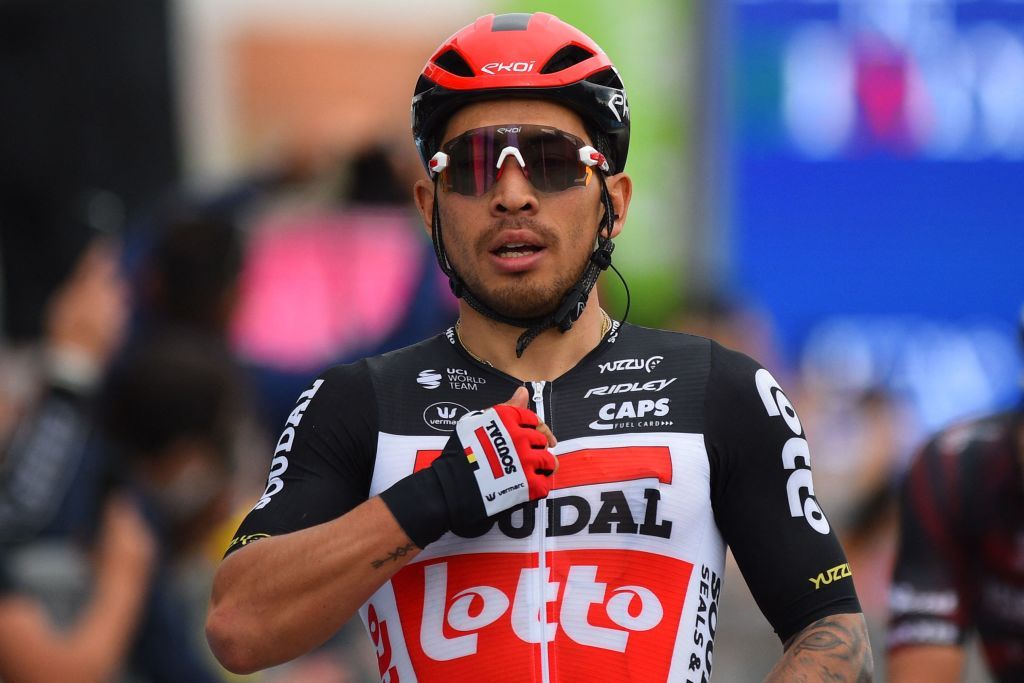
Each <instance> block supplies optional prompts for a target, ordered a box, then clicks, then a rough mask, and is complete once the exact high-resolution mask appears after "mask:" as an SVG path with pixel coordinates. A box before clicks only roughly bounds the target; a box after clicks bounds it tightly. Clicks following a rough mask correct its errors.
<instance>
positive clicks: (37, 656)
mask: <svg viewBox="0 0 1024 683" xmlns="http://www.w3.org/2000/svg"><path fill="white" fill-rule="evenodd" d="M143 595H144V589H143V588H141V587H138V586H137V585H136V583H132V582H126V583H124V584H123V585H121V586H117V587H115V586H113V585H109V586H106V587H104V586H100V587H98V591H97V594H96V597H95V598H94V599H93V601H92V602H91V603H90V605H89V607H88V608H87V610H86V612H85V614H83V615H82V618H81V619H80V620H79V621H78V622H77V623H76V624H75V627H74V628H73V629H72V630H71V632H69V633H67V634H65V633H61V632H60V631H58V630H57V629H56V628H54V627H53V625H52V624H51V623H50V621H49V619H48V617H47V615H46V614H45V612H44V611H43V609H42V608H41V607H40V606H39V605H38V604H36V603H34V602H33V601H32V600H31V599H28V598H15V599H8V600H6V601H5V602H4V604H3V607H0V624H2V628H0V676H2V677H3V679H4V680H5V681H10V683H37V682H38V683H45V682H46V681H71V680H74V681H79V682H81V683H102V682H103V681H109V680H111V679H112V678H113V677H114V675H115V673H116V672H117V670H118V669H119V667H120V666H121V665H122V664H123V663H124V659H125V652H126V650H127V649H128V644H129V642H130V640H131V635H132V634H133V632H134V629H135V624H136V623H137V617H138V613H139V608H140V606H141V605H140V603H141V602H142V599H143Z"/></svg>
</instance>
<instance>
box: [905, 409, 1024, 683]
mask: <svg viewBox="0 0 1024 683" xmlns="http://www.w3.org/2000/svg"><path fill="white" fill-rule="evenodd" d="M1022 439H1024V411H1017V412H1007V413H1002V414H998V415H993V416H990V417H986V418H983V419H979V420H974V421H970V422H965V423H962V424H958V425H956V426H954V427H951V428H949V429H947V430H945V431H943V432H941V433H940V434H938V435H936V436H935V438H933V439H932V440H931V441H930V442H929V443H928V444H927V445H925V446H924V448H922V449H921V451H920V452H919V453H918V454H917V456H916V457H915V459H914V462H913V464H912V465H911V467H910V470H909V472H908V474H907V477H906V479H905V481H904V485H903V491H902V496H901V501H900V507H901V510H900V545H899V553H898V556H897V560H896V566H895V571H894V576H893V586H892V591H891V593H890V629H889V637H888V647H889V649H890V650H895V649H898V648H901V647H906V646H910V645H956V646H959V645H962V644H963V643H964V641H965V640H966V639H967V637H968V636H970V635H971V634H972V633H976V634H977V635H978V636H979V638H980V639H981V645H982V648H983V649H984V652H985V658H986V660H987V661H988V664H989V667H990V669H991V670H992V673H993V675H994V676H995V677H996V679H997V680H1000V681H1022V680H1024V471H1022V458H1024V442H1022Z"/></svg>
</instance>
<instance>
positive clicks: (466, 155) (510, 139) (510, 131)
mask: <svg viewBox="0 0 1024 683" xmlns="http://www.w3.org/2000/svg"><path fill="white" fill-rule="evenodd" d="M508 157H512V158H513V159H515V160H516V162H518V164H519V166H520V168H522V170H523V175H525V176H526V178H527V179H528V180H529V181H530V183H531V184H532V185H533V186H534V187H535V188H536V189H538V190H540V191H541V192H562V191H564V190H568V189H569V188H571V187H584V186H586V185H588V184H589V183H590V180H591V178H592V177H593V175H594V171H593V168H594V167H595V166H596V167H597V168H599V169H601V170H602V171H604V172H605V173H607V172H608V170H609V167H608V161H607V160H606V159H605V158H604V155H603V154H601V153H600V152H598V151H597V150H596V149H594V148H593V147H592V146H590V145H588V144H587V143H586V142H584V141H583V140H581V139H579V138H578V137H576V136H575V135H571V134H570V133H566V132H565V131H561V130H558V129H557V128H549V127H546V126H537V125H529V124H504V125H500V126H486V127H484V128H474V129H472V130H468V131H466V132H465V133H463V134H462V135H460V136H458V137H457V138H453V139H451V140H449V141H448V142H446V143H445V144H444V145H443V146H442V147H441V151H440V152H438V153H437V154H435V155H434V156H433V158H432V159H431V160H430V165H429V168H430V177H431V178H435V177H437V176H438V175H440V182H441V184H442V185H443V187H444V189H446V190H450V191H452V192H457V193H458V194H462V195H466V196H469V197H480V196H482V195H484V194H487V192H488V191H490V189H491V188H492V187H493V186H494V183H496V182H498V178H500V177H501V172H502V168H503V167H504V164H505V160H506V159H508Z"/></svg>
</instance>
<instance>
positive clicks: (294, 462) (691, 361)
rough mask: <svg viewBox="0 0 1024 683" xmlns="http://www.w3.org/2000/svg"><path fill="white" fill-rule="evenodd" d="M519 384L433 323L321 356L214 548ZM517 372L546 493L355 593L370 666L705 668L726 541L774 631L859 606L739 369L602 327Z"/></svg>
mask: <svg viewBox="0 0 1024 683" xmlns="http://www.w3.org/2000/svg"><path fill="white" fill-rule="evenodd" d="M521 384H523V383H522V382H520V381H518V380H516V379H514V378H512V377H510V376H508V375H505V374H503V373H501V372H499V371H497V370H495V369H493V368H492V367H490V366H487V365H485V364H482V363H479V362H477V361H476V360H474V359H473V357H472V356H471V355H470V354H469V353H468V352H467V351H466V350H465V349H464V348H463V347H462V346H461V344H460V343H459V341H458V339H457V337H456V335H455V334H454V332H453V331H452V330H451V329H449V330H448V332H447V334H446V335H441V336H438V337H435V338H433V339H429V340H427V341H425V342H422V343H420V344H418V345H416V346H412V347H409V348H406V349H403V350H399V351H396V352H393V353H389V354H386V355H383V356H377V357H373V358H369V359H366V360H364V361H360V362H358V363H355V364H352V365H348V366H340V367H336V368H333V369H331V370H329V371H327V372H326V373H325V374H323V375H322V376H321V377H320V378H318V379H317V380H316V381H315V382H314V383H313V384H312V386H311V387H310V388H309V390H307V391H306V392H304V393H303V394H302V395H301V396H300V398H299V401H298V403H297V405H296V407H295V409H294V411H293V412H292V414H291V415H290V417H289V418H288V424H287V426H286V428H285V430H284V432H283V434H282V435H281V438H280V440H279V441H278V443H277V447H276V453H275V457H274V460H273V463H272V465H271V469H270V478H269V483H268V486H267V489H266V491H265V493H264V495H263V497H262V498H261V499H260V501H259V502H258V503H257V504H256V507H255V508H254V509H253V511H252V512H251V513H250V514H249V516H248V517H247V518H246V519H245V521H244V522H243V523H242V525H241V528H240V529H239V532H238V534H237V536H236V538H235V539H234V541H233V542H232V545H231V547H230V548H229V552H231V551H232V550H235V549H237V548H239V547H241V546H243V545H245V544H246V543H249V542H251V541H253V540H254V539H257V538H262V537H265V536H268V535H275V534H282V533H286V532H289V531H294V530H297V529H300V528H303V527H308V526H312V525H315V524H318V523H321V522H325V521H328V520H331V519H333V518H336V517H338V516H339V515H342V514H344V513H345V512H347V511H348V510H350V509H352V508H353V507H355V506H356V505H358V504H359V503H360V502H362V501H364V500H366V499H367V497H368V496H373V495H376V494H379V493H380V492H381V491H383V490H385V489H387V488H388V487H390V486H391V485H393V484H394V483H395V482H396V481H398V480H399V479H401V478H402V477H405V476H407V475H409V474H410V473H412V472H414V471H416V470H418V469H420V468H423V467H427V466H429V464H430V463H431V462H432V461H433V459H434V458H436V457H437V456H438V454H439V453H440V451H441V449H442V448H443V447H444V445H445V443H446V442H447V440H448V438H449V437H450V435H451V433H452V429H453V428H454V426H455V423H456V421H457V420H458V419H459V418H460V417H462V415H464V414H465V413H466V412H467V411H470V410H475V409H480V408H485V407H488V406H491V405H494V404H497V403H501V402H504V401H506V400H508V398H509V396H511V395H512V393H513V391H514V389H515V388H516V387H517V386H519V385H521ZM526 384H527V387H528V389H530V392H531V396H532V405H531V407H532V408H533V409H534V411H535V412H537V413H538V415H539V416H540V418H541V419H542V420H543V421H545V422H546V423H547V424H548V425H549V426H550V427H551V429H552V430H553V432H554V433H555V435H556V436H557V437H558V445H557V446H556V447H555V448H553V449H552V453H554V454H555V455H557V457H558V458H559V469H558V471H557V473H556V474H555V475H554V477H553V488H552V491H551V494H550V496H548V497H547V498H546V499H541V500H538V501H534V502H531V503H528V504H524V505H520V506H518V507H516V508H512V509H511V510H509V511H506V512H504V513H500V514H498V515H496V516H495V517H493V518H491V519H490V520H489V521H488V522H487V523H486V524H485V525H484V526H483V527H482V528H476V529H457V530H455V531H454V532H450V533H447V534H445V535H444V536H443V537H442V538H441V539H440V540H438V541H437V542H435V543H432V544H430V545H428V546H427V547H426V549H425V550H424V551H423V552H421V553H420V554H419V555H418V556H417V557H416V558H415V559H414V560H413V561H412V562H410V563H409V564H408V565H407V566H405V567H404V568H403V569H402V570H400V571H399V572H397V573H396V574H395V575H394V577H393V578H392V579H391V580H390V581H389V582H387V583H385V584H384V585H383V586H382V587H381V588H380V589H379V590H378V591H377V592H376V593H375V594H374V595H373V596H371V598H370V599H369V600H368V601H367V602H366V604H364V605H363V606H362V608H361V609H360V615H361V616H362V619H363V622H364V625H365V626H366V628H367V631H368V633H369V636H370V638H371V640H372V642H373V644H374V646H375V647H376V651H377V657H378V665H379V668H380V673H381V678H382V680H385V681H398V680H402V681H410V680H421V681H435V680H462V679H463V678H462V677H472V678H477V677H479V676H480V674H481V673H482V672H483V673H486V678H487V680H495V681H498V680H501V681H506V680H507V681H531V680H532V681H577V680H587V679H593V680H615V681H628V680H638V681H658V680H662V681H663V680H674V681H693V682H696V681H702V680H707V679H708V678H709V677H710V674H711V668H712V653H713V643H714V637H715V631H716V629H717V624H718V621H717V620H718V601H719V597H720V594H721V590H722V574H723V568H724V563H725V548H726V544H729V545H730V546H731V548H732V551H733V553H734V555H735V557H736V559H737V562H738V563H739V566H740V567H741V569H742V570H743V573H744V576H745V577H746V580H747V582H748V583H749V585H750V587H751V590H752V592H753V594H754V596H755V597H756V599H757V600H758V603H759V605H760V606H761V609H762V610H763V612H764V613H765V615H766V616H767V618H768V619H769V621H770V622H771V623H772V625H773V626H774V628H775V630H776V632H777V633H778V634H779V636H780V638H782V639H788V638H789V637H790V636H792V635H794V634H795V633H797V632H798V631H800V630H801V629H802V628H804V627H805V626H807V625H808V624H810V623H812V622H813V621H815V620H817V619H820V618H822V617H824V616H827V615H830V614H836V613H850V612H859V611H860V608H859V606H858V604H857V598H856V595H855V592H854V587H853V582H852V579H851V578H850V571H849V567H848V565H847V564H846V560H845V558H844V556H843V552H842V549H841V548H840V546H839V544H838V542H837V541H836V539H835V536H834V534H833V533H832V530H831V528H830V526H829V523H828V520H827V519H826V517H825V516H824V515H823V514H822V512H821V509H820V508H819V506H818V503H817V501H816V500H815V498H814V495H813V494H814V487H813V485H812V483H811V471H810V455H809V452H808V448H807V442H806V441H805V440H804V433H803V427H802V425H801V423H800V419H799V417H798V416H797V414H796V412H795V410H794V409H793V407H792V406H791V405H790V403H789V401H788V399H787V398H786V396H785V394H784V393H783V392H782V390H781V389H780V387H779V385H778V383H777V382H776V381H775V380H774V379H773V378H772V376H771V375H770V374H769V373H768V371H767V370H764V369H763V368H760V367H759V366H758V365H757V363H755V362H754V361H752V360H751V359H749V358H747V357H746V356H743V355H741V354H738V353H735V352H732V351H728V350H726V349H724V348H723V347H721V346H719V345H718V344H716V343H714V342H711V341H709V340H707V339H703V338H699V337H694V336H690V335H684V334H677V333H670V332H663V331H658V330H650V329H645V328H641V327H637V326H633V325H622V326H620V325H619V324H617V323H616V324H615V325H613V327H612V329H611V330H610V331H609V333H608V334H607V335H606V336H605V337H604V339H603V340H602V342H601V343H600V344H599V345H598V346H597V347H596V348H595V349H594V350H593V351H591V352H590V353H589V354H588V355H587V356H586V357H585V358H584V359H583V360H581V361H580V362H579V364H577V365H576V366H575V367H574V368H573V369H571V370H570V371H568V372H566V373H565V374H564V375H562V376H561V377H559V378H558V379H555V380H554V381H550V382H528V383H526Z"/></svg>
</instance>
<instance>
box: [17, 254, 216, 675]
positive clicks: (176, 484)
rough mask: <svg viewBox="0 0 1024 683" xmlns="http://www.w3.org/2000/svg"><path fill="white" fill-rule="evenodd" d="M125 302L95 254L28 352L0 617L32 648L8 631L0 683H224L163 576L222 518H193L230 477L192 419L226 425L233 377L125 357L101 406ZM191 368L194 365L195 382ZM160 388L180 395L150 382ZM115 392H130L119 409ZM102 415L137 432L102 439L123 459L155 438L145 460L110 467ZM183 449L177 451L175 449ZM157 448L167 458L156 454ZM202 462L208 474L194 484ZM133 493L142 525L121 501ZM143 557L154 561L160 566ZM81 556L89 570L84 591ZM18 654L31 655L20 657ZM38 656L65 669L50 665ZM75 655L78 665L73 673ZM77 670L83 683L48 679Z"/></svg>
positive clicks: (208, 365) (208, 431)
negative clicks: (29, 376)
mask: <svg viewBox="0 0 1024 683" xmlns="http://www.w3.org/2000/svg"><path fill="white" fill-rule="evenodd" d="M126 291H127V290H126V285H125V283H124V280H123V279H122V277H121V275H120V273H119V267H118V263H117V251H116V249H114V248H113V246H112V245H111V244H110V243H109V242H107V241H106V240H105V239H104V240H94V241H93V243H92V244H91V245H90V246H89V248H88V249H87V250H85V251H84V253H83V254H82V255H81V257H80V258H79V259H78V263H77V264H76V266H75V268H74V270H72V271H71V273H70V275H68V276H66V277H65V279H64V281H63V283H62V284H61V286H60V287H59V288H58V289H57V290H56V292H55V293H54V294H53V296H52V297H51V300H50V303H49V304H48V306H47V308H46V316H45V324H44V326H43V327H44V329H45V332H46V334H45V336H44V338H43V339H42V340H40V341H39V342H37V343H38V344H39V345H40V346H42V347H43V349H44V353H43V354H42V355H43V363H42V368H43V370H44V372H43V379H42V383H41V384H42V385H41V388H40V390H39V391H38V392H37V393H38V398H37V399H36V400H34V401H33V402H32V403H31V404H30V407H29V408H28V409H27V410H23V411H22V414H21V415H19V416H18V417H16V418H15V427H14V430H13V434H12V435H11V437H10V439H9V441H8V443H7V446H6V448H5V450H4V453H3V457H2V460H0V536H2V538H0V540H2V541H3V542H4V545H3V555H4V557H3V565H4V567H3V571H4V572H5V575H6V579H5V584H6V585H5V598H4V599H3V607H4V608H9V609H10V610H11V612H10V615H13V616H14V618H15V621H14V622H13V623H15V624H21V625H24V626H25V627H26V628H29V629H32V630H31V631H30V632H31V634H33V635H32V637H33V638H35V639H36V640H32V641H26V640H24V639H23V638H22V637H21V633H20V631H19V630H17V629H12V630H3V631H2V633H0V636H3V642H2V643H0V648H2V651H3V652H4V653H5V657H6V656H8V655H10V653H11V652H12V650H11V648H12V647H13V648H15V650H13V652H14V653H15V654H14V655H13V656H14V657H15V659H12V660H9V661H8V660H7V659H5V663H10V664H11V666H14V667H16V668H13V669H5V671H7V672H9V675H10V677H11V678H12V679H13V680H22V679H24V680H78V679H79V678H81V679H82V680H93V679H92V678H89V677H90V676H93V675H95V676H96V677H97V678H96V680H111V678H112V677H116V674H117V672H124V673H126V674H128V672H130V676H131V680H133V681H153V682H156V683H160V682H163V681H166V682H168V683H170V682H171V681H185V680H187V681H190V682H191V681H195V682H197V683H199V682H204V681H209V682H213V681H218V680H220V676H219V674H217V673H215V672H216V668H215V666H214V665H213V664H212V662H211V661H210V660H209V659H208V658H207V657H206V656H205V655H204V654H203V652H202V651H201V650H199V649H198V647H197V645H198V641H201V639H198V638H195V637H192V636H193V635H195V634H196V633H198V631H196V630H194V629H192V630H190V629H189V628H188V625H187V622H186V621H185V618H184V615H182V614H180V611H181V605H180V600H179V599H178V598H177V597H175V591H174V588H173V584H172V581H171V579H170V577H169V575H168V566H169V565H168V564H167V563H168V560H169V558H170V556H171V551H172V550H173V549H175V548H177V547H179V546H177V545H175V544H174V543H175V542H176V541H178V540H179V539H182V538H184V537H187V536H188V533H189V530H190V529H195V528H196V527H199V526H202V525H203V524H206V523H208V522H209V521H210V520H211V519H215V518H216V517H217V510H216V506H215V505H214V504H213V502H212V496H208V495H205V494H204V495H203V496H202V497H201V500H200V501H199V502H200V503H203V504H197V499H196V494H197V493H202V492H209V491H210V490H211V489H210V487H211V485H215V484H216V482H217V481H218V476H219V480H220V481H223V480H225V479H226V478H227V474H226V473H227V472H229V471H230V468H229V467H228V466H227V465H225V464H223V461H222V460H221V461H216V458H215V457H214V456H213V455H211V452H212V451H215V452H216V454H217V455H219V454H220V453H221V452H222V451H223V450H224V445H223V444H224V440H222V439H219V437H220V434H221V432H220V431H218V430H214V429H213V428H212V427H210V426H209V424H208V423H207V422H205V421H203V420H202V419H200V420H198V421H196V422H197V424H193V423H192V422H190V421H189V420H190V418H191V417H192V416H194V415H195V410H196V409H199V410H202V411H204V413H205V412H207V411H208V412H209V413H210V415H220V414H221V413H220V412H219V407H220V406H221V405H222V404H224V403H227V402H228V401H227V399H225V398H224V396H226V395H228V394H229V393H230V390H231V389H232V386H231V384H230V382H229V381H228V380H224V379H223V377H224V373H225V372H228V371H229V370H228V369H227V368H228V367H229V366H225V365H223V364H221V363H219V362H218V358H217V355H216V354H215V353H212V352H211V351H210V350H209V348H207V347H203V348H202V349H194V350H192V351H190V353H192V356H189V355H187V353H186V354H185V355H174V354H171V353H168V354H163V355H160V354H156V355H153V354H151V355H146V354H145V353H142V348H143V347H136V348H134V349H133V350H132V351H130V352H129V353H128V354H127V355H125V356H123V357H122V358H121V359H120V360H118V361H117V363H116V365H117V367H118V368H119V371H120V372H121V373H122V374H118V373H116V372H115V375H114V378H113V379H112V380H111V382H110V384H109V390H108V391H107V392H106V393H101V392H99V389H100V387H101V386H102V381H103V377H104V375H105V373H106V371H107V367H108V365H109V364H110V362H111V359H112V358H113V357H114V356H115V354H116V352H117V350H118V348H119V347H120V345H121V343H122V338H123V332H124V329H125V325H126V320H127V313H128V311H127V306H126ZM158 348H163V347H158ZM197 357H198V358H199V359H201V362H202V363H205V365H198V366H197V363H198V362H200V361H197V360H196V358H197ZM154 364H155V365H157V366H159V372H154V371H153V365H154ZM123 373H128V375H127V376H128V377H131V378H132V382H127V383H126V382H124V381H123V378H125V377H126V375H124V374H123ZM160 373H164V374H163V375H161V374H160ZM167 374H170V375H171V376H172V377H174V378H175V380H176V381H177V382H178V384H177V385H175V387H177V388H178V391H177V392H172V391H170V390H169V387H168V386H167V385H166V384H165V385H160V384H159V383H158V382H157V379H159V378H160V377H164V376H166V375H167ZM211 384H212V385H213V388H212V389H211V388H210V387H211ZM140 385H147V386H149V387H150V391H151V392H152V391H155V392H157V394H158V396H159V403H158V405H159V407H160V408H161V409H162V410H161V411H160V412H157V411H155V410H153V408H154V404H153V403H152V402H150V403H146V402H145V401H144V399H145V398H146V396H147V395H146V393H145V391H143V390H142V389H141V386H140ZM126 386H128V387H133V388H137V389H139V390H138V391H137V392H136V393H135V394H134V395H131V396H130V397H126V396H125V394H126V393H127V390H126V389H125V387H126ZM103 406H106V407H105V408H104V409H103V414H104V415H106V416H107V418H108V419H107V424H109V425H114V424H123V420H125V419H128V420H131V421H132V430H120V431H116V432H115V431H114V430H111V433H112V434H116V436H117V437H119V439H118V442H117V443H118V444H119V445H122V446H128V445H131V446H134V445H136V444H137V441H133V440H132V439H131V438H124V439H121V438H120V437H122V436H125V435H129V436H131V435H136V434H149V435H154V434H156V435H159V436H160V437H161V438H156V437H155V436H154V438H152V439H151V441H150V442H148V444H149V445H152V446H153V449H154V450H152V451H151V450H147V449H143V448H128V447H124V448H123V449H122V450H121V451H120V453H119V455H120V456H121V457H117V458H114V457H112V456H111V454H110V452H109V451H108V450H107V449H106V448H105V447H104V446H103V444H102V443H101V440H100V439H97V438H96V434H95V431H96V430H95V425H96V410H97V408H103ZM190 410H191V411H192V412H190ZM112 413H118V414H119V417H118V418H117V419H113V418H111V415H112ZM154 420H156V421H158V424H159V427H157V428H154V427H152V424H153V421H154ZM217 424H218V425H219V424H220V421H219V420H218V421H217ZM133 430H134V431H133ZM178 437H180V438H181V439H184V440H185V441H186V442H187V445H186V446H183V447H181V448H178V447H177V446H176V444H177V441H175V439H176V438H178ZM162 438H166V439H168V440H169V441H170V442H172V444H173V445H174V447H168V448H166V449H165V448H161V447H160V446H162V445H163V441H161V439H162ZM211 443H212V444H216V449H214V447H213V446H211V445H210V444H211ZM144 455H145V456H146V457H143V456H144ZM149 456H151V457H149ZM210 460H214V461H216V463H217V464H215V465H213V466H209V467H205V468H204V467H203V464H204V463H206V462H207V461H210ZM215 488H216V486H215ZM129 490H130V491H133V495H132V498H133V499H137V500H138V501H139V502H140V503H141V508H140V509H139V511H135V510H134V508H133V507H129V504H128V503H127V502H124V500H122V496H123V494H119V493H117V492H118V491H129ZM217 490H219V489H217ZM111 496H113V497H111ZM118 501H120V502H118ZM132 505H134V503H133V504H132ZM101 510H102V511H103V512H102V515H101V512H100V511H101ZM140 512H141V515H140ZM197 516H199V517H202V518H203V519H202V520H201V521H198V522H197V520H196V517H197ZM189 524H193V525H196V526H193V527H189V526H188V525H189ZM154 546H157V547H162V551H161V552H160V553H158V554H157V555H156V556H155V557H154V549H153V548H154ZM85 549H91V550H92V551H93V552H94V553H95V554H96V561H95V563H93V564H94V567H95V574H94V575H91V573H90V571H89V566H90V563H89V562H87V561H85V556H84V555H83V550H85ZM154 560H156V563H155V564H154ZM151 566H152V569H151ZM5 614H7V613H6V612H5ZM4 623H5V624H6V625H7V626H8V627H10V624H9V623H8V622H7V621H6V620H5V622H4ZM14 633H18V637H17V638H16V639H15V640H14V641H9V640H8V638H10V637H13V634H14ZM61 634H63V635H61ZM29 642H32V643H35V644H37V645H38V647H37V648H30V647H23V646H25V645H27V644H28V643H29ZM48 647H53V648H55V649H57V650H59V651H61V652H62V653H64V655H66V658H62V657H54V658H50V657H47V656H46V653H47V649H46V648H48ZM83 649H84V650H85V651H87V653H88V658H87V659H84V660H79V659H75V657H76V655H77V654H78V653H80V652H82V650H83ZM204 649H205V648H204ZM21 657H28V659H22V658H21ZM32 657H35V658H36V659H32ZM33 662H35V663H33ZM76 662H78V663H79V664H80V665H81V667H82V668H81V670H80V672H79V675H75V676H63V675H58V672H60V671H62V670H63V669H60V668H59V667H62V666H70V667H72V668H74V667H75V666H76V664H75V663H76ZM51 666H52V667H57V668H50V667H51ZM17 667H20V668H17ZM36 675H37V676H40V678H38V679H34V678H32V676H36ZM5 680H6V677H5Z"/></svg>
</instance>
